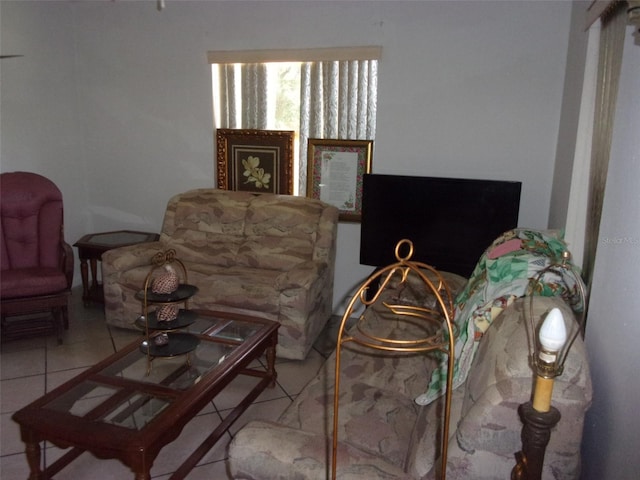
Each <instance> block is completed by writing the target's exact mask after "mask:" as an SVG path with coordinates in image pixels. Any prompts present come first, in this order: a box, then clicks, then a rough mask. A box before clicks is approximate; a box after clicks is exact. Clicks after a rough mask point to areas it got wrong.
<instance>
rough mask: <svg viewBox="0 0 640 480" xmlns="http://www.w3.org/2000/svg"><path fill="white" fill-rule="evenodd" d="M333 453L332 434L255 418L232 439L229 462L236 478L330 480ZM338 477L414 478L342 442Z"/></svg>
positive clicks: (363, 479) (366, 479)
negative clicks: (317, 432) (328, 434)
mask: <svg viewBox="0 0 640 480" xmlns="http://www.w3.org/2000/svg"><path fill="white" fill-rule="evenodd" d="M331 452H332V449H331V437H330V436H329V437H327V436H324V435H319V434H315V433H312V432H306V431H303V430H298V429H295V428H289V427H285V426H283V425H279V424H277V423H273V422H267V421H253V422H250V423H248V424H247V425H246V426H244V427H243V428H242V429H241V430H240V431H239V432H238V433H237V434H236V435H235V437H234V439H233V441H232V442H231V445H230V447H229V464H230V467H231V474H232V475H233V477H234V478H251V479H254V480H257V479H264V480H269V479H272V478H306V479H309V480H316V479H317V480H326V479H327V478H329V477H330V471H331ZM337 478H340V479H349V480H375V479H383V478H395V479H399V480H402V479H410V478H411V477H410V476H409V475H407V474H406V473H405V472H403V471H402V469H400V468H398V467H396V466H395V465H391V464H390V463H387V462H385V461H384V460H382V459H380V458H378V457H376V456H373V455H370V454H367V453H364V452H361V451H359V450H357V449H356V448H354V447H352V446H350V445H347V444H344V443H341V442H339V444H338V467H337Z"/></svg>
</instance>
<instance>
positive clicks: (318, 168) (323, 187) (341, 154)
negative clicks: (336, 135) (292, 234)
mask: <svg viewBox="0 0 640 480" xmlns="http://www.w3.org/2000/svg"><path fill="white" fill-rule="evenodd" d="M372 152H373V140H331V139H318V138H310V139H309V141H308V148H307V197H311V198H316V199H319V200H322V201H324V202H326V203H328V204H330V205H334V206H336V207H337V208H338V210H339V211H340V217H339V218H340V220H342V221H346V222H359V221H360V219H361V217H362V182H363V178H364V175H365V174H366V173H371V161H372V160H371V158H372Z"/></svg>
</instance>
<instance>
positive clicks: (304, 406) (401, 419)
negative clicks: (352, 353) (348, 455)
mask: <svg viewBox="0 0 640 480" xmlns="http://www.w3.org/2000/svg"><path fill="white" fill-rule="evenodd" d="M328 379H329V377H328V376H319V377H317V378H316V379H315V380H313V381H312V382H311V383H309V384H308V385H307V386H306V387H305V389H304V390H303V391H302V392H301V393H300V395H299V396H298V398H296V401H295V402H294V403H293V404H292V405H291V406H290V407H289V408H288V409H287V410H286V411H285V412H284V413H283V415H282V416H281V418H280V419H279V422H280V423H283V424H285V425H287V426H289V427H292V428H297V429H301V430H304V431H306V432H314V433H317V434H320V435H323V436H329V437H330V436H331V435H332V432H333V395H334V389H333V381H332V380H328ZM341 379H342V380H343V381H342V382H341V385H340V408H339V413H338V439H339V440H340V441H341V442H344V443H348V444H349V445H352V446H354V447H357V448H358V449H360V450H361V451H363V452H366V453H367V454H370V455H375V456H378V457H380V458H382V459H384V460H385V461H386V462H389V463H391V464H393V465H396V466H397V467H399V468H403V467H404V462H405V458H406V452H407V449H408V447H409V441H410V438H411V431H412V430H413V426H414V424H415V421H416V418H417V413H418V406H417V405H416V404H415V403H414V402H413V401H412V399H411V398H410V397H406V396H404V395H401V394H399V393H398V392H396V391H393V390H385V389H381V388H379V387H377V386H371V385H368V384H367V383H364V382H360V381H353V380H350V379H349V378H347V377H344V376H343V377H341ZM365 381H366V377H365Z"/></svg>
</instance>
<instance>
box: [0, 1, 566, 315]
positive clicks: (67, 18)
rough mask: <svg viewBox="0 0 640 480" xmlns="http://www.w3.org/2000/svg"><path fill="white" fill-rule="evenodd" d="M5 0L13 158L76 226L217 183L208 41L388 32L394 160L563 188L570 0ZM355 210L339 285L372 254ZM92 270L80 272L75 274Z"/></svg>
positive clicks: (363, 36)
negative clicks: (160, 2)
mask: <svg viewBox="0 0 640 480" xmlns="http://www.w3.org/2000/svg"><path fill="white" fill-rule="evenodd" d="M166 3H167V7H166V9H165V10H164V11H163V12H160V13H159V12H157V11H156V9H155V2H126V1H116V2H112V1H101V2H48V1H47V2H36V1H33V2H21V1H18V2H12V1H2V2H0V8H1V9H2V32H1V35H2V37H1V38H2V53H10V52H15V53H20V54H24V55H25V56H24V57H22V58H19V59H13V60H2V66H1V70H0V72H1V75H2V77H1V82H0V83H1V91H0V94H1V98H0V100H1V102H2V103H1V112H2V123H1V131H0V133H1V137H2V138H1V147H0V154H1V156H2V159H1V162H2V163H1V169H2V171H11V170H17V169H24V170H33V171H36V172H40V173H44V174H51V176H52V177H53V178H54V180H56V182H57V183H58V184H59V185H60V186H61V188H62V190H63V194H64V196H65V200H66V203H65V206H66V227H67V237H68V238H69V240H70V241H71V242H73V241H75V240H76V239H77V238H79V236H81V235H82V234H84V233H87V232H90V231H102V230H111V229H120V228H133V229H142V230H158V229H159V228H160V224H161V221H162V214H163V212H164V207H165V205H166V201H167V200H168V198H169V197H170V196H171V195H173V194H174V193H177V192H180V191H184V190H187V189H190V188H196V187H205V186H213V185H215V180H214V160H213V159H214V152H213V150H214V142H213V131H212V130H213V126H212V125H213V122H212V114H211V91H210V72H209V67H208V65H207V63H206V52H207V50H221V49H242V48H252V49H255V48H272V47H273V48H286V47H298V48H303V47H327V46H344V45H381V46H382V47H383V57H382V60H381V63H380V69H379V108H378V112H379V113H378V132H377V138H376V141H375V146H374V148H375V151H374V158H373V170H374V172H380V173H397V174H415V175H434V176H457V177H471V178H495V179H509V180H520V181H522V182H523V183H524V186H523V197H522V207H521V215H520V224H521V225H523V226H530V227H538V228H544V227H546V226H547V217H548V212H549V205H550V196H551V185H552V176H553V171H554V162H555V154H556V153H555V152H556V145H557V143H558V141H557V140H558V131H559V121H560V105H561V102H562V95H563V87H564V83H563V82H564V76H565V65H566V55H567V45H568V38H569V29H570V20H571V4H570V2H566V1H552V2H537V1H518V2H502V1H497V2H490V1H479V2H478V1H475V2H473V1H471V2H467V1H445V2H435V1H407V2H404V1H354V2H345V1H315V2H299V1H294V2H253V3H251V4H250V2H245V1H234V2H228V1H225V2H213V1H211V2H204V1H200V2H174V1H171V0H169V1H167V2H166ZM358 252H359V226H358V225H357V224H355V225H354V224H342V225H341V226H340V229H339V239H338V265H337V272H336V287H335V299H336V303H337V302H338V301H339V299H340V298H341V297H343V296H344V295H345V294H347V292H348V291H349V290H350V289H351V288H352V287H353V286H354V285H355V284H357V283H358V282H359V281H360V279H361V278H362V277H363V276H365V275H366V273H368V272H369V271H370V269H369V268H368V267H367V268H365V267H362V266H360V265H359V264H358V256H359V253H358ZM77 278H78V279H79V276H78V277H77Z"/></svg>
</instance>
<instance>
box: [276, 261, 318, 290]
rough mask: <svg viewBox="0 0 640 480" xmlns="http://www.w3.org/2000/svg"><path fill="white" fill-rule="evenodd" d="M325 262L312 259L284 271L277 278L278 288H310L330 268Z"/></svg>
mask: <svg viewBox="0 0 640 480" xmlns="http://www.w3.org/2000/svg"><path fill="white" fill-rule="evenodd" d="M328 268H329V265H327V263H325V262H319V261H317V260H310V261H308V262H303V263H300V264H299V265H296V266H295V267H294V268H292V269H291V270H288V271H286V272H283V273H282V274H280V275H278V277H277V278H276V288H277V289H278V290H287V289H289V288H310V287H311V285H312V284H313V283H314V282H315V281H316V279H318V278H320V277H322V276H323V275H324V274H325V272H326V271H327V270H328Z"/></svg>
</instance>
